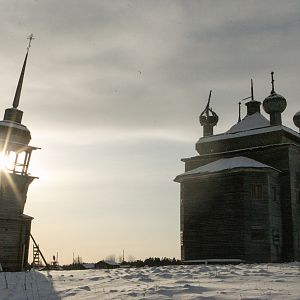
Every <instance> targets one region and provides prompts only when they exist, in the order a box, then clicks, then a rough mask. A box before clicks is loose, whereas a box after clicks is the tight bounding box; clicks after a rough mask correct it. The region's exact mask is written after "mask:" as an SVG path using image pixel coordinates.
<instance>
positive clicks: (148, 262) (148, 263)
mask: <svg viewBox="0 0 300 300" xmlns="http://www.w3.org/2000/svg"><path fill="white" fill-rule="evenodd" d="M171 265H181V261H180V260H178V259H176V258H167V257H163V258H159V257H149V258H146V259H145V260H140V259H138V260H134V261H123V262H121V263H120V267H129V266H130V267H136V268H140V267H158V266H171ZM61 267H62V269H64V270H84V269H85V267H84V264H83V263H78V262H76V263H73V264H70V265H64V266H61Z"/></svg>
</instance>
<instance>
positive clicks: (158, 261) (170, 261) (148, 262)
mask: <svg viewBox="0 0 300 300" xmlns="http://www.w3.org/2000/svg"><path fill="white" fill-rule="evenodd" d="M122 265H130V266H132V267H145V266H148V267H158V266H170V265H181V261H180V260H178V259H176V258H167V257H163V258H159V257H149V258H146V259H145V260H140V259H138V260H135V261H130V262H126V261H124V262H122V263H121V266H122Z"/></svg>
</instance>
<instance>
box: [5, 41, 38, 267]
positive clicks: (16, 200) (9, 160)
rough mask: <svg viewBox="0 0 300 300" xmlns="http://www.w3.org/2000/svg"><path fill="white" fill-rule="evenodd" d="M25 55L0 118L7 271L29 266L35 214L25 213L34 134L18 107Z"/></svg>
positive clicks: (30, 178) (34, 148)
mask: <svg viewBox="0 0 300 300" xmlns="http://www.w3.org/2000/svg"><path fill="white" fill-rule="evenodd" d="M32 39H33V35H30V37H29V45H28V47H27V52H26V55H25V60H24V63H23V67H22V71H21V74H20V78H19V82H18V85H17V89H16V93H15V97H14V100H13V107H11V108H7V109H6V110H5V114H4V119H3V121H0V264H1V266H2V268H3V269H4V270H7V271H22V270H24V269H26V268H27V266H28V249H29V240H30V228H31V221H32V219H33V218H32V217H30V216H27V215H25V214H24V213H23V212H24V206H25V203H26V198H27V191H28V187H29V185H30V183H31V182H32V181H33V180H34V178H36V177H33V176H31V175H30V174H29V173H28V167H29V162H30V158H31V153H32V151H33V150H36V149H39V148H37V147H32V146H29V142H30V140H31V134H30V131H29V130H28V128H27V127H26V126H25V125H23V124H22V123H21V122H22V117H23V112H22V111H21V110H19V109H18V107H19V102H20V96H21V91H22V84H23V79H24V74H25V68H26V63H27V58H28V52H29V48H30V43H31V41H32Z"/></svg>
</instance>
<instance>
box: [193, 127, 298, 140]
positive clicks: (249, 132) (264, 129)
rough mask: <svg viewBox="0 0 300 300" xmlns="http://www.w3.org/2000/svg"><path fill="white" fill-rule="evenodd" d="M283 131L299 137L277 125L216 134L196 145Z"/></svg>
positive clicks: (202, 138) (288, 129)
mask: <svg viewBox="0 0 300 300" xmlns="http://www.w3.org/2000/svg"><path fill="white" fill-rule="evenodd" d="M279 130H283V131H286V132H288V133H290V134H292V135H294V136H296V137H298V138H299V137H300V135H299V133H297V132H296V131H294V130H292V129H291V128H288V127H286V126H283V125H278V126H267V127H262V128H254V129H247V130H244V131H238V132H225V133H222V134H216V135H212V136H207V137H201V138H200V139H199V140H198V141H197V144H201V143H207V142H213V141H220V140H226V139H233V138H236V137H244V136H250V135H255V134H260V133H267V132H273V131H279Z"/></svg>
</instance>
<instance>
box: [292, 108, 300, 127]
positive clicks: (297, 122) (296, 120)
mask: <svg viewBox="0 0 300 300" xmlns="http://www.w3.org/2000/svg"><path fill="white" fill-rule="evenodd" d="M293 121H294V124H295V125H296V126H297V127H298V128H299V132H300V111H298V112H297V113H296V114H295V115H294V117H293Z"/></svg>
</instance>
